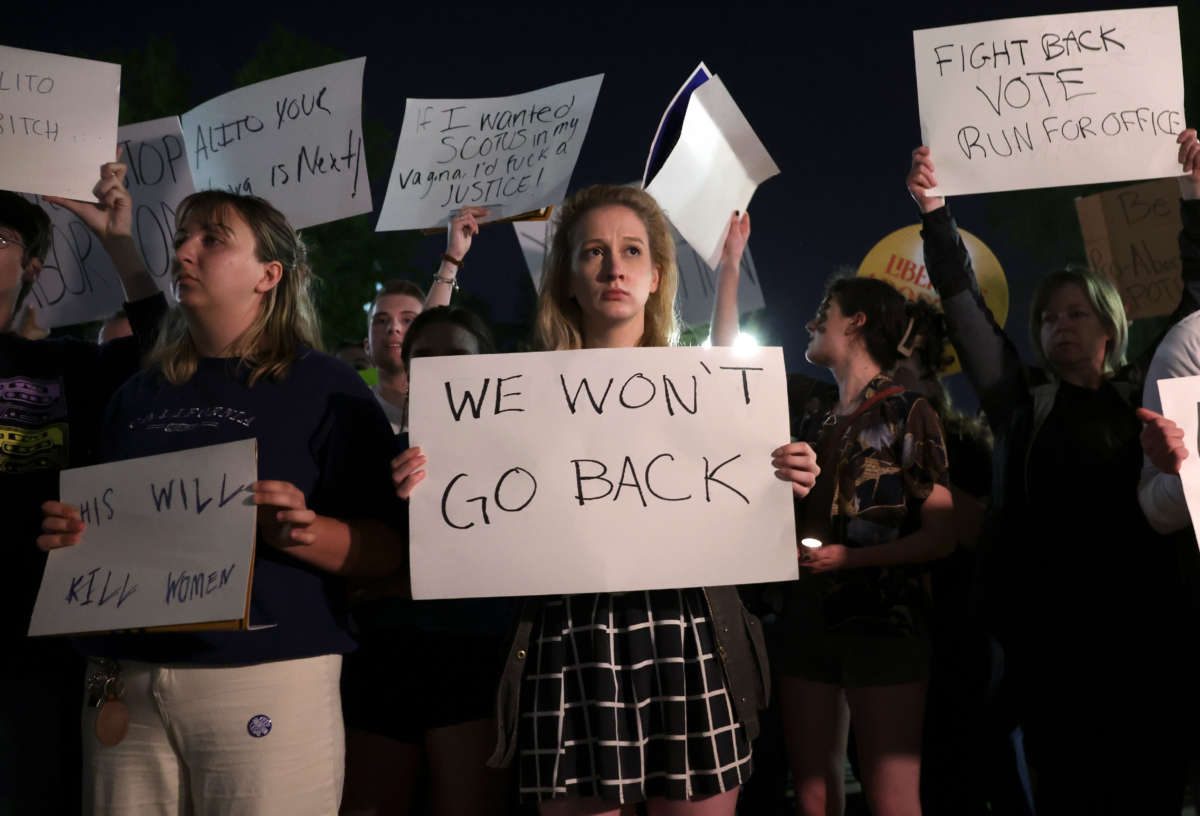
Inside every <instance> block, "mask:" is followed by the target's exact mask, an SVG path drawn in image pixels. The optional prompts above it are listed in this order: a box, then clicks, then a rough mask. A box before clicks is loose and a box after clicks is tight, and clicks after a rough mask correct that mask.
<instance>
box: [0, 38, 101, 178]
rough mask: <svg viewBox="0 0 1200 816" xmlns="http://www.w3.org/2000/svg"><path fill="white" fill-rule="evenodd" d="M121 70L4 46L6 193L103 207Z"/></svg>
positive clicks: (1, 115) (1, 88) (1, 161)
mask: <svg viewBox="0 0 1200 816" xmlns="http://www.w3.org/2000/svg"><path fill="white" fill-rule="evenodd" d="M120 92H121V66H120V65H113V64H112V63H108V62H96V61H95V60H86V59H78V58H76V57H64V56H61V55H59V54H47V53H44V52H41V51H26V50H25V49H22V48H10V47H8V46H5V45H0V189H4V190H13V191H15V192H22V193H38V194H41V195H56V196H63V197H65V198H77V199H81V200H87V201H95V200H96V199H95V196H93V195H92V187H93V186H95V184H96V179H97V178H99V176H100V165H102V164H104V163H105V162H108V161H112V159H113V156H115V155H116V152H117V106H118V98H119V96H120Z"/></svg>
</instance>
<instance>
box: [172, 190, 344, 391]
mask: <svg viewBox="0 0 1200 816" xmlns="http://www.w3.org/2000/svg"><path fill="white" fill-rule="evenodd" d="M231 213H236V214H237V215H238V216H240V217H241V218H242V220H243V221H245V222H246V224H247V226H249V227H250V232H251V234H252V235H253V236H254V255H255V257H256V258H257V259H258V260H259V262H261V263H269V262H271V261H278V262H279V263H280V264H281V265H282V266H283V275H282V276H281V277H280V279H279V283H278V284H277V285H276V286H275V287H274V288H272V289H271V290H270V291H268V292H266V293H265V294H264V295H263V299H262V305H261V308H260V309H259V313H258V316H257V317H255V319H254V322H253V323H251V324H250V326H249V327H248V328H247V329H246V331H244V332H243V333H242V335H241V336H240V337H238V339H237V340H236V341H235V342H234V345H233V347H232V348H231V349H230V351H231V352H232V354H233V356H234V357H240V358H241V364H242V365H243V366H245V367H246V368H248V369H249V372H250V378H249V384H250V385H254V383H255V382H257V381H258V380H259V379H260V378H262V377H266V378H267V379H269V380H281V379H283V378H284V377H286V376H287V374H288V371H289V370H290V369H291V366H292V363H294V362H295V361H296V347H297V345H299V344H304V345H307V346H309V347H311V348H315V349H320V348H321V341H320V337H321V331H320V323H319V321H318V319H317V311H316V308H315V307H314V306H313V300H312V292H311V289H312V280H313V275H312V270H311V269H310V268H309V266H308V259H307V252H306V250H305V248H304V242H303V241H301V240H300V236H299V235H298V234H297V233H296V231H295V230H294V229H292V225H291V224H289V223H288V220H287V218H286V217H284V215H283V213H281V212H279V210H277V209H275V208H274V207H273V206H271V204H269V203H267V201H265V200H264V199H262V198H259V197H258V196H248V195H236V194H234V193H228V192H224V191H222V190H205V191H203V192H199V193H194V194H192V195H190V196H188V197H187V198H185V199H184V200H183V201H182V203H180V205H179V209H178V211H177V212H176V213H175V229H176V230H179V229H180V228H181V227H182V226H183V224H184V223H186V222H187V221H188V219H190V218H192V217H196V218H199V219H200V220H201V221H202V222H205V223H216V224H226V223H227V221H228V219H229V218H230V214H231ZM199 360H200V354H199V352H198V351H197V349H196V344H195V342H194V341H193V340H192V335H191V333H190V332H189V331H188V325H187V320H186V318H185V316H184V313H183V310H182V309H181V308H179V307H178V306H176V307H175V308H174V309H172V310H171V312H170V314H168V315H167V317H166V319H165V321H164V323H163V326H162V329H161V330H160V331H159V334H158V340H157V342H156V343H155V345H154V349H153V350H152V351H151V352H150V356H149V360H148V362H149V364H150V365H157V366H159V367H160V368H161V369H162V372H163V376H165V377H166V378H167V381H168V382H170V383H171V384H173V385H180V384H182V383H185V382H187V381H188V380H190V379H191V378H192V375H193V374H195V373H196V366H197V363H198V362H199Z"/></svg>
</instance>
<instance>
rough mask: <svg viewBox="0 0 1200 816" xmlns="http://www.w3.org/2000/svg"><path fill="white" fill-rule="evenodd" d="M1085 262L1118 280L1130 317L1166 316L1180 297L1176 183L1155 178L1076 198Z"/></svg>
mask: <svg viewBox="0 0 1200 816" xmlns="http://www.w3.org/2000/svg"><path fill="white" fill-rule="evenodd" d="M1075 211H1076V212H1077V213H1078V214H1079V229H1080V231H1082V232H1083V243H1084V246H1085V248H1086V249H1087V258H1088V266H1090V267H1091V268H1092V271H1094V272H1099V273H1101V274H1103V275H1105V276H1107V277H1108V278H1109V280H1111V281H1112V282H1113V283H1115V284H1116V286H1117V290H1118V291H1119V292H1120V293H1121V300H1123V301H1124V302H1125V315H1126V316H1127V317H1128V318H1129V319H1130V320H1136V319H1137V318H1139V317H1154V316H1156V315H1165V314H1170V313H1171V312H1173V311H1175V307H1176V306H1178V305H1179V298H1180V297H1181V296H1182V295H1183V262H1182V261H1181V260H1180V258H1179V231H1180V230H1181V229H1183V221H1182V220H1181V219H1180V216H1179V184H1178V183H1177V182H1176V181H1175V180H1174V179H1159V180H1158V181H1148V182H1146V183H1144V184H1132V185H1130V186H1128V187H1121V188H1119V189H1116V190H1109V191H1108V192H1105V193H1099V194H1098V195H1091V196H1087V197H1085V198H1077V199H1075Z"/></svg>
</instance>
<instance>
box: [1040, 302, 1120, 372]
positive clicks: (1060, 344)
mask: <svg viewBox="0 0 1200 816" xmlns="http://www.w3.org/2000/svg"><path fill="white" fill-rule="evenodd" d="M1039 319H1040V320H1041V334H1040V338H1041V341H1042V353H1043V354H1044V355H1045V357H1046V359H1047V360H1049V361H1050V366H1051V367H1052V368H1054V369H1055V371H1058V372H1061V371H1062V370H1064V369H1077V368H1081V367H1082V368H1088V369H1093V370H1095V371H1096V373H1101V372H1103V371H1104V354H1105V351H1106V349H1107V346H1108V343H1110V342H1111V341H1112V339H1113V336H1112V332H1111V331H1110V330H1109V329H1108V328H1107V327H1106V326H1105V325H1104V323H1103V322H1102V321H1101V320H1100V316H1099V315H1098V314H1096V310H1095V309H1093V308H1092V304H1091V301H1089V300H1088V298H1087V295H1086V294H1084V291H1083V288H1082V287H1080V286H1079V285H1078V284H1074V283H1064V284H1063V285H1062V286H1059V287H1058V288H1057V289H1055V290H1054V291H1053V292H1051V293H1050V297H1049V298H1048V299H1047V300H1046V305H1045V306H1044V307H1043V308H1042V313H1041V315H1039Z"/></svg>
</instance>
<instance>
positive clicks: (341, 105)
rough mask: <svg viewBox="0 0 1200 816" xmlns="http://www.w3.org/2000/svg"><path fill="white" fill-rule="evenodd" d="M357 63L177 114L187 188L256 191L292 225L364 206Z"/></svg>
mask: <svg viewBox="0 0 1200 816" xmlns="http://www.w3.org/2000/svg"><path fill="white" fill-rule="evenodd" d="M366 62H367V60H366V57H359V58H358V59H352V60H346V61H344V62H337V63H333V64H332V65H325V66H322V67H320V68H311V69H309V70H307V71H298V72H296V73H294V74H287V75H286V76H281V77H276V78H274V79H268V80H266V81H264V82H257V83H255V84H253V85H247V86H246V87H244V88H238V89H237V90H236V91H230V92H229V93H227V94H223V95H221V96H218V97H216V98H215V99H210V100H209V101H207V102H205V103H204V104H203V105H200V106H199V107H196V108H193V109H192V110H190V111H188V112H187V113H185V114H183V136H184V139H185V140H186V143H187V153H188V163H189V166H190V167H191V169H192V177H193V178H194V179H195V182H196V187H197V188H198V189H203V190H208V189H222V190H230V191H232V192H236V193H253V194H254V195H257V196H261V197H263V198H265V199H266V200H267V201H270V202H271V203H272V204H274V205H275V206H276V207H278V208H279V210H280V212H282V213H283V214H284V215H286V216H287V217H288V221H290V222H291V224H292V226H293V227H295V228H296V229H302V228H304V227H311V226H313V225H314V224H324V223H325V222H327V221H336V220H338V219H339V218H347V217H349V216H352V215H359V214H360V213H365V212H370V211H371V209H372V208H371V186H370V184H368V181H367V157H366V154H364V153H363V135H362V81H363V69H364V67H365V66H366Z"/></svg>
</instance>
